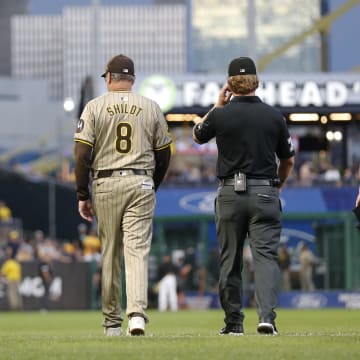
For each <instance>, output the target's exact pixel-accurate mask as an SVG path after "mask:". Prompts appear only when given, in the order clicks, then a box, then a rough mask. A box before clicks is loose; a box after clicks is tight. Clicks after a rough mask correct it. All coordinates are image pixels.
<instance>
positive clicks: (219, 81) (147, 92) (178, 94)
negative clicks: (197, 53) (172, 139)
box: [139, 74, 360, 112]
mask: <svg viewBox="0 0 360 360" xmlns="http://www.w3.org/2000/svg"><path fill="white" fill-rule="evenodd" d="M259 78H260V86H259V89H258V90H257V92H256V95H258V96H259V97H260V98H261V99H262V100H263V101H264V102H266V103H268V104H269V105H273V106H276V105H277V106H282V107H295V106H297V107H308V106H315V107H322V106H328V107H339V106H343V105H354V104H355V105H358V106H359V109H360V76H359V75H357V74H312V75H311V74H307V75H284V74H282V75H259ZM225 81H226V79H225V80H224V77H223V76H219V75H211V74H209V75H208V76H206V77H204V75H198V74H184V75H183V76H174V77H171V76H164V75H153V76H149V77H145V78H143V79H142V80H141V79H140V88H139V92H140V93H141V94H142V95H144V96H147V97H149V98H151V99H153V100H155V101H156V102H157V103H158V104H159V105H160V107H161V108H162V110H163V111H164V112H167V111H169V110H171V108H173V107H191V106H202V107H209V106H211V105H212V104H214V103H215V102H216V100H217V97H218V94H219V91H220V89H221V87H222V86H223V84H224V82H225Z"/></svg>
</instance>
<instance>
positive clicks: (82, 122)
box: [76, 119, 84, 133]
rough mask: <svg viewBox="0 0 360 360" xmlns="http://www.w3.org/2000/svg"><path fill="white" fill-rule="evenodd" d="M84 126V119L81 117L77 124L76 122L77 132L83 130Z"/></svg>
mask: <svg viewBox="0 0 360 360" xmlns="http://www.w3.org/2000/svg"><path fill="white" fill-rule="evenodd" d="M83 128H84V120H82V119H79V120H78V122H77V124H76V132H77V133H80V132H82V130H83Z"/></svg>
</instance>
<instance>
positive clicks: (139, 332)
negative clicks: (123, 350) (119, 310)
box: [126, 316, 145, 336]
mask: <svg viewBox="0 0 360 360" xmlns="http://www.w3.org/2000/svg"><path fill="white" fill-rule="evenodd" d="M143 335H145V319H144V318H143V317H142V316H133V317H132V318H130V319H129V324H128V328H127V331H126V336H143Z"/></svg>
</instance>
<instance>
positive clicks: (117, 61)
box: [101, 54, 135, 77]
mask: <svg viewBox="0 0 360 360" xmlns="http://www.w3.org/2000/svg"><path fill="white" fill-rule="evenodd" d="M108 72H109V73H113V74H126V75H133V76H135V69H134V62H133V61H132V60H131V59H130V58H129V57H127V56H125V55H122V54H121V55H116V56H114V57H113V58H112V59H110V60H109V62H108V63H107V65H106V70H105V72H104V73H103V74H102V75H101V77H105V76H106V73H108Z"/></svg>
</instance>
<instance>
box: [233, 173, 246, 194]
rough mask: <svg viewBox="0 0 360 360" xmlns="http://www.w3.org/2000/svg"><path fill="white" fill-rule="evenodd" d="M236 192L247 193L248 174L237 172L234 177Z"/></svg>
mask: <svg viewBox="0 0 360 360" xmlns="http://www.w3.org/2000/svg"><path fill="white" fill-rule="evenodd" d="M234 191H236V192H245V191H246V174H243V173H241V172H237V173H235V175H234Z"/></svg>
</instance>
